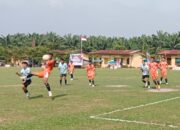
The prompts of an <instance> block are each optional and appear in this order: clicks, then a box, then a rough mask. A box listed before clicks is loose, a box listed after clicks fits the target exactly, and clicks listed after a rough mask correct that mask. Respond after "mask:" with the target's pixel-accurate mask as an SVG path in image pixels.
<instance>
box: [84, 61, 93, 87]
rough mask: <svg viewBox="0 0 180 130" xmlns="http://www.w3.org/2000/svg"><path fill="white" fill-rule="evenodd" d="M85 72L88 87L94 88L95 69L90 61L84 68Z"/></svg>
mask: <svg viewBox="0 0 180 130" xmlns="http://www.w3.org/2000/svg"><path fill="white" fill-rule="evenodd" d="M86 71H87V77H88V80H89V86H92V87H95V82H94V78H95V67H94V65H93V64H92V61H91V60H90V61H89V64H88V65H87V66H86Z"/></svg>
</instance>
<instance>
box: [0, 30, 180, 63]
mask: <svg viewBox="0 0 180 130" xmlns="http://www.w3.org/2000/svg"><path fill="white" fill-rule="evenodd" d="M80 45H81V41H80V36H79V35H71V34H68V35H65V36H59V35H58V34H56V33H53V32H50V33H46V34H37V33H33V34H20V33H17V34H14V35H7V36H3V35H1V36H0V60H3V59H4V60H6V61H10V60H11V58H14V59H23V58H33V59H35V60H39V59H40V58H41V56H42V55H43V54H44V53H46V52H47V51H50V50H80ZM129 49H130V50H135V49H136V50H141V51H144V52H149V53H150V54H157V53H158V52H159V51H160V50H163V49H180V32H177V33H172V34H170V33H167V32H163V31H158V32H157V34H153V35H142V36H138V37H132V38H125V37H106V36H89V37H88V40H87V42H83V51H85V52H91V51H95V50H129Z"/></svg>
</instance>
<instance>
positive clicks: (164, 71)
mask: <svg viewBox="0 0 180 130" xmlns="http://www.w3.org/2000/svg"><path fill="white" fill-rule="evenodd" d="M159 68H160V71H161V80H160V84H162V81H163V79H164V80H165V83H166V84H168V79H167V68H168V64H167V62H166V59H165V58H164V57H162V59H161V62H160V63H159Z"/></svg>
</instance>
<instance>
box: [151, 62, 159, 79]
mask: <svg viewBox="0 0 180 130" xmlns="http://www.w3.org/2000/svg"><path fill="white" fill-rule="evenodd" d="M158 67H159V66H158V63H156V62H151V63H149V69H150V73H151V77H152V79H153V80H156V79H157V78H158Z"/></svg>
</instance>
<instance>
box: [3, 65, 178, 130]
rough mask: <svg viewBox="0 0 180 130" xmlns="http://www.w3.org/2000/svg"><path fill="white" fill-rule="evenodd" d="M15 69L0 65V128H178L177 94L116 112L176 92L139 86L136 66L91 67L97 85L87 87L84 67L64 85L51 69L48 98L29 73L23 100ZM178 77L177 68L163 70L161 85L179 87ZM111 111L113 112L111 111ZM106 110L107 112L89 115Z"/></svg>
mask: <svg viewBox="0 0 180 130" xmlns="http://www.w3.org/2000/svg"><path fill="white" fill-rule="evenodd" d="M17 70H18V69H17V68H0V72H1V75H0V130H171V129H172V130H174V129H177V130H178V129H180V99H179V98H177V99H174V100H170V101H167V102H162V103H158V104H152V105H148V106H141V107H137V108H133V109H130V110H125V111H121V110H123V109H124V108H130V107H132V106H139V105H141V104H148V103H154V102H157V101H161V100H166V99H171V98H174V97H180V91H175V92H168V93H152V92H148V91H147V89H145V88H143V84H142V83H141V80H140V78H141V76H140V73H139V71H138V70H135V69H121V70H116V71H113V70H107V69H97V75H96V76H97V77H96V84H97V86H96V87H95V88H92V87H89V86H88V82H87V79H86V72H85V70H76V73H75V80H74V81H69V85H68V86H67V87H65V86H62V87H60V85H59V77H58V75H59V74H58V71H57V69H54V71H53V73H52V75H51V78H50V84H51V86H52V92H53V95H54V100H51V99H49V98H48V94H47V90H46V89H45V88H44V87H43V84H42V82H41V79H38V78H33V83H32V85H31V87H30V88H29V90H30V93H31V99H30V100H28V99H26V98H25V96H24V94H23V93H22V90H21V82H20V80H19V79H18V77H16V76H15V72H16V71H17ZM37 70H38V69H33V71H37ZM179 77H180V72H178V71H169V85H168V86H165V85H164V86H162V87H164V88H165V87H166V88H167V87H168V88H174V89H177V90H180V80H179ZM122 85H125V86H122ZM114 110H119V111H116V112H112V111H114ZM108 112H112V113H111V114H104V115H100V116H99V118H90V117H91V116H96V115H99V114H103V113H108ZM109 119H112V120H109ZM113 119H116V120H113ZM121 120H126V121H130V122H129V123H128V122H121ZM131 121H136V122H131ZM138 122H141V123H138ZM142 122H145V123H147V124H142ZM154 124H163V125H164V126H158V125H157V126H156V125H154ZM169 125H170V126H171V125H173V126H177V127H178V128H171V127H169Z"/></svg>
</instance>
